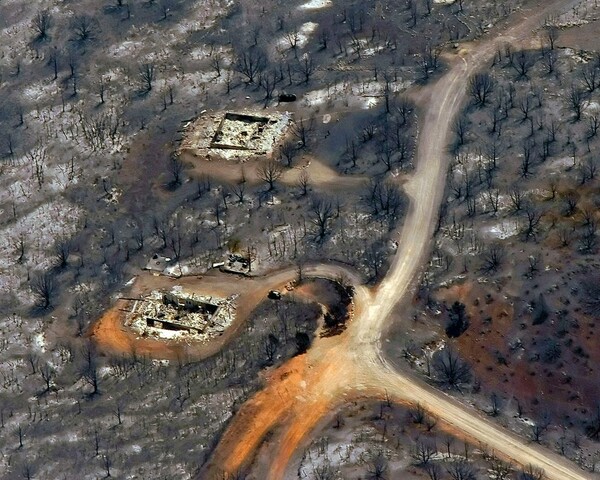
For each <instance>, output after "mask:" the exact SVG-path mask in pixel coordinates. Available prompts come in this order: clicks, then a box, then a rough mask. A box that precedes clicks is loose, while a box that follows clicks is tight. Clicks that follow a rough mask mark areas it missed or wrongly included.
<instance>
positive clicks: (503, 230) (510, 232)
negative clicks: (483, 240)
mask: <svg viewBox="0 0 600 480" xmlns="http://www.w3.org/2000/svg"><path fill="white" fill-rule="evenodd" d="M519 228H520V225H519V221H518V220H516V219H504V220H501V221H500V222H498V223H496V224H494V225H489V226H485V227H482V229H481V233H482V234H483V236H484V237H487V238H497V239H500V240H504V239H506V238H510V237H513V236H515V235H516V234H517V233H519Z"/></svg>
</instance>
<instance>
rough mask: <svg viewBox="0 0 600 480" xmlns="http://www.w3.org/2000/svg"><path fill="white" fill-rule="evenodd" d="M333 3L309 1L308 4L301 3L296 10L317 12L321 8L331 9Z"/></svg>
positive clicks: (316, 0)
mask: <svg viewBox="0 0 600 480" xmlns="http://www.w3.org/2000/svg"><path fill="white" fill-rule="evenodd" d="M332 5H333V2H332V1H331V0H310V1H309V2H306V3H303V4H302V5H300V6H299V7H298V10H319V9H321V8H327V7H331V6H332Z"/></svg>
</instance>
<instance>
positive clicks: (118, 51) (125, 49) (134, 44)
mask: <svg viewBox="0 0 600 480" xmlns="http://www.w3.org/2000/svg"><path fill="white" fill-rule="evenodd" d="M142 48H144V42H142V41H134V40H125V41H123V42H121V43H118V44H115V45H111V46H110V47H108V53H109V55H112V56H113V57H117V58H119V57H125V56H135V55H136V54H137V53H138V52H139V51H141V50H142Z"/></svg>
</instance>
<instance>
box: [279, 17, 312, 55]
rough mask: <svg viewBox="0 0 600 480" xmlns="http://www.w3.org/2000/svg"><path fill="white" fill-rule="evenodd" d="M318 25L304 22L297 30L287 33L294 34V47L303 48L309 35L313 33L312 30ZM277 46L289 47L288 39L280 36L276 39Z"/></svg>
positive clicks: (281, 47)
mask: <svg viewBox="0 0 600 480" xmlns="http://www.w3.org/2000/svg"><path fill="white" fill-rule="evenodd" d="M318 26H319V24H318V23H315V22H306V23H303V24H302V25H301V26H300V28H299V29H298V31H297V32H294V33H290V34H289V35H295V38H294V41H295V42H296V48H304V47H305V46H306V44H307V43H308V40H309V39H310V36H311V35H312V34H313V33H314V31H315V30H316V29H317V27H318ZM277 46H278V47H279V48H280V49H286V48H290V47H291V45H290V41H289V40H288V37H287V36H285V35H284V36H283V37H281V38H280V39H279V40H278V41H277Z"/></svg>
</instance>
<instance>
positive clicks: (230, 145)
mask: <svg viewBox="0 0 600 480" xmlns="http://www.w3.org/2000/svg"><path fill="white" fill-rule="evenodd" d="M290 121H291V116H290V114H288V113H280V112H269V113H266V114H264V113H263V114H258V113H257V114H254V113H253V112H219V113H215V114H209V113H206V112H205V113H203V114H202V115H200V116H199V117H198V118H196V119H194V120H191V121H189V122H188V123H187V124H186V125H185V127H184V132H185V133H184V138H183V140H182V142H181V147H180V151H189V152H191V153H193V154H194V155H196V156H204V157H207V158H212V157H213V156H217V157H223V158H237V159H244V158H249V157H253V156H256V155H269V154H270V153H271V152H272V151H273V150H274V149H275V147H276V146H277V145H278V144H279V142H280V141H281V139H282V138H283V135H284V134H285V131H286V130H287V127H288V125H289V123H290Z"/></svg>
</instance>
